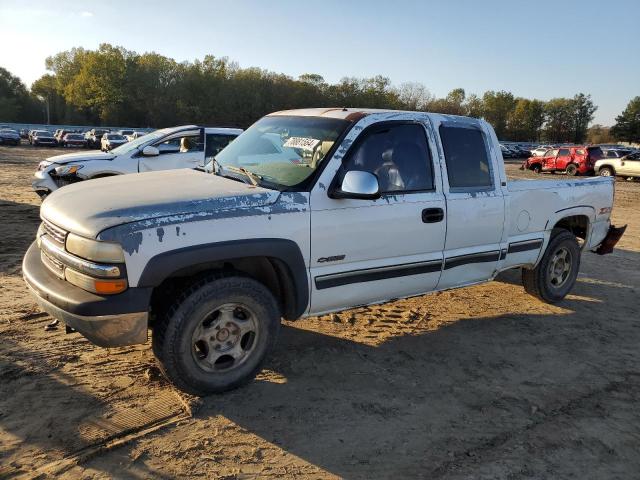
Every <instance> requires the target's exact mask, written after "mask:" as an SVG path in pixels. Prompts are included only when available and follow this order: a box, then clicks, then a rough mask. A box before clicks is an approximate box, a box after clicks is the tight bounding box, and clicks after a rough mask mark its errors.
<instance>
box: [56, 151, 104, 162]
mask: <svg viewBox="0 0 640 480" xmlns="http://www.w3.org/2000/svg"><path fill="white" fill-rule="evenodd" d="M115 157H116V156H115V155H114V154H113V153H103V152H90V153H84V152H77V153H65V154H64V155H56V156H54V157H49V158H47V162H49V163H56V164H58V165H64V164H65V163H71V162H86V161H89V160H113V159H114V158H115Z"/></svg>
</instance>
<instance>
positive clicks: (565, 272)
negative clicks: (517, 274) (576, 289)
mask: <svg viewBox="0 0 640 480" xmlns="http://www.w3.org/2000/svg"><path fill="white" fill-rule="evenodd" d="M578 270H580V246H579V245H578V241H577V240H576V237H575V235H573V234H572V233H571V232H569V231H567V230H554V232H552V234H551V240H550V241H549V245H548V246H547V249H546V250H545V252H544V255H543V257H542V259H541V260H540V262H539V263H538V266H536V267H535V268H533V269H527V268H523V269H522V284H523V285H524V289H525V291H526V292H527V293H529V294H530V295H533V296H535V297H538V298H539V299H540V300H543V301H545V302H547V303H557V302H559V301H560V300H562V299H563V298H564V297H565V296H566V295H567V294H568V293H569V292H570V291H571V289H572V288H573V285H574V284H575V282H576V278H577V277H578Z"/></svg>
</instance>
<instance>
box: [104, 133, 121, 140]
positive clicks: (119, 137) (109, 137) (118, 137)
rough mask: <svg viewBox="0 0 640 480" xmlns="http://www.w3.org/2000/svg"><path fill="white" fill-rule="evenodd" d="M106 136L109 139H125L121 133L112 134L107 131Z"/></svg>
mask: <svg viewBox="0 0 640 480" xmlns="http://www.w3.org/2000/svg"><path fill="white" fill-rule="evenodd" d="M107 138H108V139H109V140H125V138H124V137H123V136H122V135H114V134H113V133H109V134H108V136H107Z"/></svg>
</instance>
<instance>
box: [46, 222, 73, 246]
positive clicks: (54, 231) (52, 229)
mask: <svg viewBox="0 0 640 480" xmlns="http://www.w3.org/2000/svg"><path fill="white" fill-rule="evenodd" d="M42 226H43V227H44V231H45V233H46V234H47V235H49V236H50V237H51V239H52V240H53V241H55V242H56V243H58V244H60V245H64V241H65V240H66V238H67V232H65V231H64V230H63V229H61V228H59V227H56V226H55V225H54V224H52V223H50V222H47V221H46V220H43V221H42Z"/></svg>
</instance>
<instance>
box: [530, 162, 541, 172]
mask: <svg viewBox="0 0 640 480" xmlns="http://www.w3.org/2000/svg"><path fill="white" fill-rule="evenodd" d="M531 171H532V172H533V173H536V174H537V173H542V166H541V165H539V164H536V165H534V166H533V167H531Z"/></svg>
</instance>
